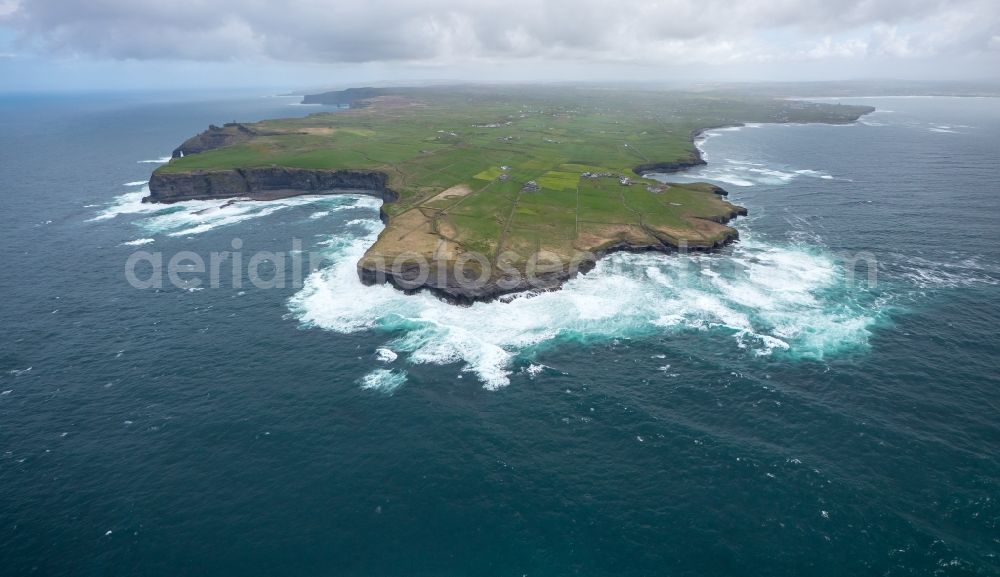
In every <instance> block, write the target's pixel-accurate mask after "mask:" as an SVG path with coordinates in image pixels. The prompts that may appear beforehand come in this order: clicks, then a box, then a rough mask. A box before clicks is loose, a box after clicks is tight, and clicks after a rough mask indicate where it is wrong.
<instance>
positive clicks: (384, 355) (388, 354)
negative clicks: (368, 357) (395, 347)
mask: <svg viewBox="0 0 1000 577" xmlns="http://www.w3.org/2000/svg"><path fill="white" fill-rule="evenodd" d="M397 358H399V355H397V354H396V353H394V352H393V351H392V350H391V349H387V348H384V347H383V348H379V349H376V350H375V360H377V361H379V362H382V363H391V362H393V361H395V360H396V359H397Z"/></svg>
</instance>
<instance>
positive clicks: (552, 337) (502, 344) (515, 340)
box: [288, 210, 879, 389]
mask: <svg viewBox="0 0 1000 577" xmlns="http://www.w3.org/2000/svg"><path fill="white" fill-rule="evenodd" d="M372 213H373V214H372V217H371V218H369V219H361V220H356V221H352V222H351V223H348V224H350V225H353V226H352V227H351V228H350V231H355V232H353V233H352V232H350V231H345V232H341V233H339V234H338V235H337V236H336V237H334V238H331V241H330V242H329V243H328V244H327V245H326V251H327V254H326V256H327V258H328V259H329V261H330V262H331V264H330V266H329V267H327V268H325V269H322V270H319V271H316V272H314V273H312V274H311V275H310V276H309V277H308V278H307V279H306V281H305V284H304V286H303V288H302V289H301V290H300V291H299V292H298V293H296V294H295V295H293V296H292V297H291V299H290V300H289V302H288V306H289V309H290V311H291V313H292V315H293V316H294V318H296V319H297V320H299V322H300V323H301V324H302V325H303V326H306V327H318V328H322V329H325V330H330V331H335V332H340V333H356V332H361V331H376V332H383V333H386V334H389V333H391V334H393V335H398V336H395V337H393V338H389V337H388V336H387V342H386V343H384V346H385V347H387V348H389V349H391V350H393V351H396V352H398V353H401V356H402V355H405V362H408V363H412V364H420V363H434V364H451V363H460V364H461V365H462V371H464V372H470V373H473V374H475V375H476V377H478V379H479V380H480V381H481V382H482V383H483V386H484V387H486V388H488V389H497V388H500V387H504V386H506V385H508V384H509V383H510V375H511V374H512V372H513V371H514V370H515V369H516V368H517V367H518V366H520V365H524V364H525V363H528V362H530V359H531V354H532V351H533V350H535V349H536V348H537V347H539V346H541V345H544V344H547V343H552V342H555V341H557V340H570V341H588V342H593V341H601V340H604V341H610V340H613V339H617V338H622V337H632V336H639V335H652V334H664V333H672V332H684V331H687V332H695V333H698V332H706V333H707V332H712V333H713V334H717V335H718V336H719V337H720V338H723V339H728V340H729V342H730V343H731V344H732V346H735V347H737V348H738V349H743V350H745V351H746V352H747V353H749V354H753V355H790V356H794V357H798V358H813V359H820V358H823V356H824V355H828V354H831V353H834V352H837V351H841V350H844V349H850V348H857V347H865V346H867V344H868V338H869V336H870V332H869V330H870V328H871V327H872V326H873V324H874V323H876V322H877V318H878V316H879V307H878V306H875V305H872V304H863V303H862V301H865V302H870V299H865V298H860V299H859V298H855V296H852V292H851V291H855V290H858V289H851V291H849V290H848V289H847V288H846V287H845V284H844V282H845V281H844V278H845V277H844V274H843V271H842V269H841V266H840V265H839V264H838V263H837V262H835V261H834V260H833V259H832V257H830V256H829V255H827V254H825V253H823V252H822V251H820V250H818V249H816V248H815V247H810V246H808V245H789V246H777V245H772V244H768V243H767V242H763V241H758V240H756V239H755V238H754V237H753V235H752V234H746V233H745V234H744V239H743V241H741V242H740V243H739V244H738V245H736V246H735V247H734V248H733V250H732V252H731V253H729V254H699V255H689V256H683V257H669V258H667V257H664V256H663V255H660V254H656V253H641V254H631V253H617V254H613V255H610V256H608V257H606V258H604V259H602V260H601V261H600V262H599V263H598V264H597V267H596V268H595V269H594V270H593V271H591V272H589V273H588V274H586V275H582V276H580V277H578V278H576V279H573V280H571V281H569V282H567V283H566V284H565V285H564V287H563V288H562V290H559V291H554V292H546V293H542V294H537V295H519V296H517V297H515V298H514V299H513V300H512V301H511V302H509V303H502V302H489V303H476V304H474V305H472V306H469V307H460V306H455V305H452V304H448V303H446V302H444V301H442V300H439V299H438V298H436V297H434V296H432V295H430V294H427V293H419V294H416V295H406V294H404V293H402V292H401V291H399V290H397V289H395V288H392V287H390V286H387V285H381V286H364V285H362V284H361V282H360V281H359V280H358V274H357V269H356V263H357V261H358V260H359V259H360V258H361V256H362V255H363V254H364V252H365V250H366V249H367V248H368V247H369V246H371V244H372V243H373V242H374V241H375V239H376V237H377V236H378V233H379V231H380V230H381V229H382V224H381V222H379V220H378V219H377V217H376V215H375V211H374V210H373V211H372ZM357 231H360V232H357ZM380 371H381V372H380ZM380 371H375V372H374V373H372V374H370V375H369V376H368V377H365V379H366V380H365V381H364V382H363V384H362V386H364V387H366V388H382V385H380V384H377V383H384V382H386V380H387V379H389V378H390V377H389V376H388V374H386V373H385V370H384V369H382V370H380ZM376 373H377V374H376ZM393 379H398V377H393Z"/></svg>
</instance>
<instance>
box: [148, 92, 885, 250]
mask: <svg viewBox="0 0 1000 577" xmlns="http://www.w3.org/2000/svg"><path fill="white" fill-rule="evenodd" d="M362 104H364V106H361V107H357V108H353V109H351V110H349V111H338V112H332V113H318V114H312V115H310V116H308V117H305V118H297V119H283V120H269V121H264V122H260V123H256V124H253V125H247V126H249V127H251V128H252V129H253V130H254V131H255V133H256V135H255V136H253V138H251V139H249V140H247V141H245V142H240V143H237V144H233V145H230V146H224V147H222V148H217V149H214V150H208V151H206V152H201V153H199V154H192V155H188V156H185V157H184V158H176V159H173V160H172V161H171V162H170V163H169V164H167V165H165V166H163V167H161V168H160V169H159V171H160V172H162V173H188V172H197V171H215V170H224V169H232V168H248V167H266V166H282V167H291V168H306V169H371V170H377V171H381V172H383V173H385V174H386V175H388V178H389V187H390V188H391V189H393V190H394V191H396V192H397V193H398V194H399V200H398V201H397V202H394V203H391V204H388V205H386V206H385V207H384V210H385V212H386V213H387V214H388V215H389V217H390V219H389V223H388V226H387V228H386V230H385V231H383V233H382V234H381V235H380V237H379V240H378V241H377V242H376V243H375V245H374V246H373V247H372V248H371V249H370V250H369V253H368V255H367V256H366V260H370V257H372V258H374V257H384V258H388V259H391V258H392V257H393V256H395V255H398V254H400V253H402V252H405V251H414V250H415V251H417V252H422V253H425V254H430V253H432V252H434V251H435V250H438V251H440V249H441V246H443V245H442V242H445V243H446V245H447V249H448V251H447V254H448V255H449V258H452V259H454V258H458V256H460V255H462V254H463V253H467V252H476V253H482V254H484V255H485V257H486V258H487V259H488V260H489V261H490V262H491V263H493V264H494V265H495V264H497V263H498V259H499V255H500V253H503V252H505V251H507V252H508V253H510V252H513V253H515V254H516V256H515V257H513V258H514V264H515V266H521V265H523V263H524V262H526V260H527V259H528V257H529V256H530V255H531V254H533V253H535V252H537V251H539V250H543V249H544V250H550V251H554V252H556V253H558V254H567V253H569V252H573V251H597V252H599V251H603V250H606V249H609V248H613V247H670V246H677V245H678V244H679V243H681V242H684V243H687V244H688V245H689V246H693V247H711V246H714V245H717V244H719V243H721V242H724V241H727V240H730V239H731V238H733V237H734V236H735V233H734V232H733V230H732V229H731V228H729V227H727V226H725V225H724V224H723V223H724V222H725V221H726V220H728V219H729V218H730V217H732V216H733V215H734V214H735V211H736V207H734V206H733V205H731V204H729V203H728V202H726V201H725V200H724V199H723V198H721V197H720V196H719V195H718V194H715V193H714V192H713V191H712V189H711V187H707V186H702V185H676V184H674V185H669V186H667V185H663V184H661V183H659V182H656V181H653V180H649V179H646V178H643V177H642V176H641V175H638V174H636V173H635V171H634V169H636V167H651V166H655V165H656V164H659V163H676V162H681V163H683V162H691V161H693V160H696V159H697V158H698V157H697V152H696V149H695V148H694V145H693V142H692V134H693V133H695V132H696V131H698V130H701V129H704V128H707V127H714V126H722V125H731V124H739V123H745V122H849V121H853V120H855V119H856V118H857V117H858V116H859V115H860V114H863V113H864V112H866V110H865V109H864V108H862V107H851V106H838V105H826V104H812V103H802V102H794V101H786V100H769V99H759V98H757V99H755V98H738V97H726V98H722V97H715V96H711V95H701V94H689V93H670V92H654V91H637V90H633V91H618V90H598V89H572V88H565V89H554V88H524V87H519V88H515V87H510V88H499V87H489V88H476V87H463V88H447V89H446V88H426V89H399V93H398V94H396V95H390V96H382V97H379V98H376V99H374V100H371V101H367V102H364V103H362ZM588 173H589V174H588ZM593 174H598V175H600V176H597V177H594V176H593ZM623 177H624V178H628V179H629V180H630V182H629V183H628V184H623V183H622V180H621V179H622V178H623Z"/></svg>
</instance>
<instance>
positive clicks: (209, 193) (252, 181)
mask: <svg viewBox="0 0 1000 577" xmlns="http://www.w3.org/2000/svg"><path fill="white" fill-rule="evenodd" d="M872 111H874V109H873V110H872ZM872 111H868V112H864V113H862V114H861V115H860V116H859V117H858V118H860V117H861V116H863V115H865V114H869V113H870V112H872ZM857 120H858V119H855V120H853V121H848V122H842V123H841V122H835V123H826V124H851V123H854V122H857ZM768 124H788V123H780V122H778V123H768ZM742 126H746V123H742V122H738V123H728V124H719V125H711V126H706V127H702V128H698V129H695V130H692V131H691V132H690V134H689V140H690V143H691V147H692V150H693V152H692V153H691V154H690V155H689V157H688V158H686V159H681V160H676V161H670V162H649V163H645V164H640V165H637V166H635V167H633V168H632V171H633V172H634V173H635V174H636V175H639V176H644V175H647V174H652V173H660V174H670V173H676V172H680V171H683V170H687V169H690V168H695V167H699V166H705V165H707V164H708V163H707V161H706V160H705V159H704V154H703V151H702V149H701V148H700V146H699V144H700V141H702V140H703V139H702V136H703V135H704V134H705V133H707V132H709V131H712V130H719V129H723V128H730V127H742ZM227 128H228V126H227ZM210 130H212V129H210ZM195 138H197V137H195ZM666 184H667V185H668V186H669V185H670V183H666ZM149 186H150V195H149V196H148V197H145V198H143V199H142V202H155V203H167V204H168V203H173V202H180V201H184V200H196V199H197V200H203V199H222V198H245V199H249V200H259V201H269V200H278V199H282V198H288V197H294V196H300V195H316V194H331V195H337V194H365V195H369V196H374V197H376V198H380V199H381V200H382V201H383V202H382V205H381V206H380V208H379V218H380V220H381V221H382V222H383V224H385V225H386V227H388V226H389V223H390V215H389V214H388V212H387V211H386V210H385V207H386V205H387V204H391V203H393V202H395V201H397V200H398V199H399V194H398V193H397V192H395V191H393V190H392V189H390V188H389V187H388V175H386V174H385V173H384V172H381V171H377V170H320V169H289V168H282V167H254V168H239V169H231V170H224V171H218V170H209V171H192V172H187V173H157V172H154V173H153V175H152V177H151V178H150V183H149ZM705 186H707V187H710V188H709V189H708V190H709V191H710V192H712V193H714V194H717V195H719V196H721V197H725V196H727V195H728V192H727V191H726V190H725V189H723V188H721V187H719V186H716V185H712V184H708V183H705ZM731 206H732V210H731V211H730V212H729V213H728V214H724V215H720V216H717V217H702V218H701V219H702V220H707V221H711V222H714V223H717V224H720V225H726V224H728V223H729V222H731V221H732V220H734V219H735V218H737V217H739V216H746V215H747V210H746V209H745V208H744V207H740V206H736V205H731ZM643 228H644V229H645V232H646V233H648V236H649V237H650V238H652V239H655V240H654V242H642V243H638V242H632V241H630V240H618V241H617V242H614V243H613V244H609V245H607V246H598V247H596V248H595V249H593V250H589V251H580V250H578V251H577V254H576V255H574V258H573V259H571V261H570V263H569V266H566V267H564V266H562V265H561V264H560V266H559V268H558V269H553V270H548V271H542V272H540V273H537V274H535V275H534V278H533V281H532V283H528V282H526V280H525V279H523V278H520V276H521V275H519V278H520V280H519V281H518V282H515V283H514V284H513V285H510V286H507V284H506V283H505V281H508V282H509V281H510V280H511V279H510V277H504V276H497V275H495V274H494V273H495V272H496V269H497V266H496V265H491V266H493V270H492V271H491V273H490V275H489V278H488V281H487V282H485V283H477V286H475V287H470V286H468V283H465V282H459V279H458V278H457V277H456V275H455V274H454V273H455V272H461V273H462V276H463V279H464V278H468V275H467V272H469V271H466V270H462V271H458V270H454V271H448V270H431V271H430V272H431V273H432V274H426V275H424V276H423V280H420V281H416V282H415V280H414V279H418V278H421V275H419V274H416V276H414V275H415V273H418V272H420V271H417V270H415V269H413V268H412V267H411V268H403V267H398V270H396V271H394V270H392V269H390V268H389V267H386V266H372V265H371V264H370V263H366V262H365V261H366V258H362V259H361V260H360V261H359V262H358V263H357V270H358V277H359V279H360V280H361V282H362V283H363V284H365V285H375V284H384V283H387V284H391V285H393V286H394V287H396V288H397V289H399V290H402V291H404V292H406V293H408V294H410V293H416V292H420V291H423V290H426V291H428V292H430V293H431V294H434V295H435V296H437V297H438V298H442V299H444V300H446V301H448V302H450V303H452V304H457V305H471V304H473V303H476V302H488V301H493V300H497V299H501V300H502V299H503V297H506V296H509V295H512V294H516V293H524V292H543V291H551V290H558V289H559V288H561V287H562V285H563V284H564V283H565V282H567V281H569V280H571V279H573V278H575V277H576V276H577V275H579V274H586V273H587V272H589V271H591V270H593V268H594V267H595V266H596V265H597V262H598V261H599V260H600V259H601V258H604V257H605V256H607V255H609V254H613V253H616V252H660V253H663V254H674V253H677V252H709V251H715V250H718V249H720V248H723V247H725V246H728V245H730V244H732V243H734V242H736V241H738V240H739V231H738V230H736V229H735V228H730V227H726V228H727V229H728V230H726V231H725V232H724V234H723V235H722V237H721V238H720V239H719V240H717V241H715V242H712V243H711V244H691V243H689V242H688V241H687V240H685V239H681V240H677V239H672V238H667V237H664V236H663V235H662V234H657V233H655V232H654V231H651V230H649V229H646V228H645V227H643ZM384 230H385V229H384ZM441 242H442V243H443V242H445V240H444V238H441ZM367 256H368V254H367V253H366V255H365V257H367ZM383 265H384V263H383ZM424 272H425V271H424ZM477 272H478V271H477ZM472 276H473V278H475V277H476V276H478V275H476V274H475V273H473V274H472ZM431 279H433V281H436V282H430V280H431Z"/></svg>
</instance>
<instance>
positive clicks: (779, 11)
mask: <svg viewBox="0 0 1000 577" xmlns="http://www.w3.org/2000/svg"><path fill="white" fill-rule="evenodd" d="M0 21H2V22H5V26H7V27H9V28H12V29H13V30H15V32H16V35H17V39H18V40H17V42H18V44H19V45H20V46H21V47H29V48H30V49H33V50H36V51H41V52H44V53H48V54H55V55H60V56H87V57H95V58H102V59H123V60H124V59H138V60H154V59H172V60H194V61H231V60H241V61H255V60H269V61H289V62H322V63H367V62H408V63H418V64H419V63H423V64H431V65H447V64H449V63H454V62H469V61H477V60H478V61H487V62H488V61H494V60H505V61H509V60H518V59H536V60H537V59H545V60H566V59H573V60H577V61H595V62H633V63H658V64H671V63H678V62H680V63H685V64H690V63H723V64H732V63H740V62H775V61H806V60H822V59H845V58H900V59H906V58H922V57H929V56H942V55H965V54H989V55H991V56H990V57H991V58H993V59H994V60H996V59H997V54H998V51H1000V47H998V41H997V38H998V37H1000V3H997V2H995V1H994V0H953V1H950V2H945V1H942V0H750V1H743V2H732V1H729V0H618V1H616V2H614V3H608V2H606V1H603V0H482V1H478V2H468V1H466V0H421V1H419V2H415V1H413V0H371V1H349V0H348V1H337V2H330V1H327V0H283V1H279V2H268V1H265V0H186V1H185V2H182V3H178V2H164V1H163V0H155V1H145V0H91V1H89V2H65V0H0ZM817 38H819V39H820V40H819V41H817Z"/></svg>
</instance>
